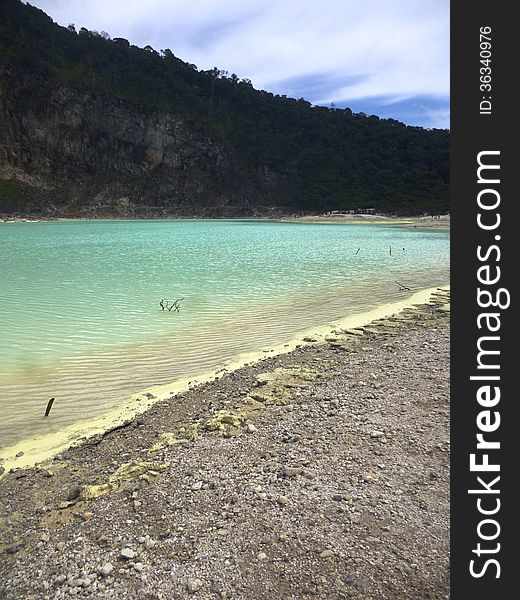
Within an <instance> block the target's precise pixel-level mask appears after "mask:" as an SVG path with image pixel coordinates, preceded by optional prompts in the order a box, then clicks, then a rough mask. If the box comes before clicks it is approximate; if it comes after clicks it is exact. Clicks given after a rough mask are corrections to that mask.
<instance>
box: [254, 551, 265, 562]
mask: <svg viewBox="0 0 520 600" xmlns="http://www.w3.org/2000/svg"><path fill="white" fill-rule="evenodd" d="M256 558H257V559H258V560H260V561H263V560H267V554H266V553H265V552H260V553H259V554H257V555H256Z"/></svg>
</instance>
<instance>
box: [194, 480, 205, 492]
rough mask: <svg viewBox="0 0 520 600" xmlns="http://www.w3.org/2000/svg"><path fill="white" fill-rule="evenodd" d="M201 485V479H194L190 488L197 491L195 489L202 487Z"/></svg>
mask: <svg viewBox="0 0 520 600" xmlns="http://www.w3.org/2000/svg"><path fill="white" fill-rule="evenodd" d="M202 486H203V483H202V481H196V482H195V483H194V484H192V486H191V489H192V490H193V491H197V490H200V489H202Z"/></svg>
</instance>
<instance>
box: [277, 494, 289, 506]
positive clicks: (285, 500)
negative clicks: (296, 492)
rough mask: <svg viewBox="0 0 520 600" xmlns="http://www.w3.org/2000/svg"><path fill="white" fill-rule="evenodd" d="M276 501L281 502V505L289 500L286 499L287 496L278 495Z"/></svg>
mask: <svg viewBox="0 0 520 600" xmlns="http://www.w3.org/2000/svg"><path fill="white" fill-rule="evenodd" d="M276 501H277V502H278V504H281V505H282V506H285V505H286V504H287V503H288V502H289V500H288V499H287V496H278V498H277V499H276Z"/></svg>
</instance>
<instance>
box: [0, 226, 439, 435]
mask: <svg viewBox="0 0 520 600" xmlns="http://www.w3.org/2000/svg"><path fill="white" fill-rule="evenodd" d="M390 249H391V250H390ZM395 280H397V281H400V282H402V283H403V284H405V285H406V286H408V287H409V288H411V290H412V291H416V290H418V289H421V288H425V287H430V286H437V285H443V284H445V283H447V282H448V281H449V234H448V233H447V232H442V231H429V230H421V229H404V228H400V227H387V226H381V225H322V224H297V223H277V222H272V221H222V220H217V221H208V220H163V221H157V220H154V221H54V222H47V223H0V331H1V336H2V344H1V345H0V391H1V394H0V407H1V410H2V419H1V421H0V447H3V446H7V445H11V444H13V443H14V442H16V441H18V440H20V439H22V438H25V437H29V436H34V435H38V434H43V433H48V432H50V431H56V430H58V429H60V428H62V427H64V426H66V425H70V424H72V423H75V422H78V421H81V420H84V419H88V418H91V417H93V416H97V415H99V414H101V413H103V412H106V411H108V410H109V409H111V408H113V407H115V406H117V405H118V404H121V403H122V402H124V400H125V398H127V397H128V396H129V395H130V394H132V393H135V392H138V391H140V390H142V389H145V388H147V387H150V386H152V385H158V384H165V383H168V382H173V381H174V380H175V379H177V378H179V377H182V376H186V375H196V374H198V373H200V372H204V371H208V370H210V369H212V368H215V367H217V366H219V365H222V364H223V363H224V362H225V361H228V360H230V359H232V358H233V357H235V356H236V355H238V354H239V353H242V352H247V351H255V350H262V349H264V348H265V349H267V348H269V346H270V345H272V344H275V343H277V342H281V341H284V340H289V339H290V338H292V337H293V336H294V335H295V334H296V333H297V332H299V331H302V330H305V329H307V328H309V327H311V326H314V325H319V324H323V323H327V322H329V321H333V320H335V319H338V318H340V317H343V316H345V315H348V314H353V313H356V312H362V311H365V310H367V309H369V308H372V307H374V306H376V305H379V304H382V303H386V302H392V301H396V300H399V299H401V298H403V294H404V292H402V291H399V286H398V285H397V284H396V283H395ZM161 298H167V299H169V300H175V299H177V298H184V299H183V300H182V302H181V303H180V307H181V308H180V312H178V313H176V312H167V311H161V309H160V307H159V302H160V300H161ZM51 396H53V397H55V398H56V400H55V404H54V407H53V409H52V413H51V418H49V419H44V418H43V412H44V411H45V406H46V403H47V401H48V399H49V398H50V397H51Z"/></svg>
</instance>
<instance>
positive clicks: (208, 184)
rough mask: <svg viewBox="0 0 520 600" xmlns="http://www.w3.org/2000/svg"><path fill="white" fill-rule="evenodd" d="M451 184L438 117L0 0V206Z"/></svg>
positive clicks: (263, 197) (287, 198) (183, 203)
mask: <svg viewBox="0 0 520 600" xmlns="http://www.w3.org/2000/svg"><path fill="white" fill-rule="evenodd" d="M237 51H238V49H237ZM448 186H449V133H448V132H447V131H444V130H432V131H429V130H424V129H421V128H418V127H407V126H405V125H403V124H401V123H399V122H397V121H394V120H383V119H379V118H377V117H374V116H372V117H368V116H366V115H364V114H352V111H350V110H349V109H344V110H339V109H335V110H334V109H328V108H324V107H317V106H312V105H311V104H310V103H309V102H307V101H305V100H304V99H300V100H295V99H291V98H287V97H284V96H276V95H273V94H271V93H269V92H265V91H261V90H256V89H254V88H253V86H252V85H251V82H250V81H248V80H241V79H239V78H238V77H237V76H236V75H234V74H232V75H229V74H227V73H224V72H222V71H219V70H218V69H216V68H215V69H213V70H210V71H201V70H198V69H197V67H196V66H195V65H191V64H188V63H185V62H183V61H182V60H180V59H179V58H177V57H176V56H175V55H174V54H173V53H172V51H170V50H168V49H162V50H158V49H153V48H151V47H149V46H147V47H146V48H138V47H136V46H133V45H131V44H130V43H129V42H128V41H127V40H125V39H122V38H115V39H110V37H109V35H108V34H106V33H104V32H94V31H88V30H86V29H83V28H81V29H79V30H76V29H75V28H74V27H72V26H71V27H68V28H67V27H61V26H59V25H57V24H55V23H54V22H53V21H52V20H51V19H50V18H49V17H48V16H47V15H46V14H45V13H44V12H43V11H41V10H39V9H37V8H35V7H32V6H30V5H26V4H23V3H22V2H20V1H19V0H0V213H2V212H3V213H6V212H33V213H43V214H46V213H49V214H56V215H60V214H64V215H76V216H88V215H93V216H94V215H104V214H107V215H108V214H113V215H127V216H134V215H135V216H137V215H142V216H162V215H176V214H179V215H184V214H185V215H209V216H221V215H224V216H225V215H229V216H238V215H241V214H244V215H246V214H271V213H275V214H278V213H296V212H306V213H311V212H323V211H328V210H341V209H352V208H362V207H374V208H376V209H378V210H381V211H385V212H400V213H421V212H432V213H440V212H446V211H447V210H448V192H449V190H448Z"/></svg>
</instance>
